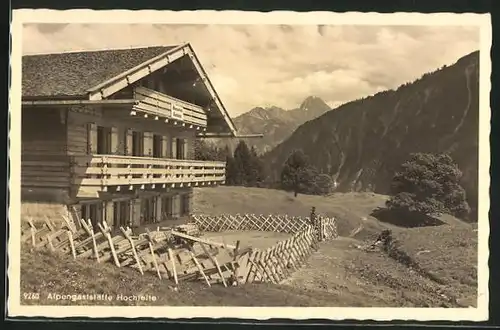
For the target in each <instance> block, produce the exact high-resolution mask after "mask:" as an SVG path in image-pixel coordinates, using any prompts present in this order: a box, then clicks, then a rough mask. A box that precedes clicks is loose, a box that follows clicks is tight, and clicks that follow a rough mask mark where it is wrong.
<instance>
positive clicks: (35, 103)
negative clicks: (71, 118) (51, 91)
mask: <svg viewBox="0 0 500 330" xmlns="http://www.w3.org/2000/svg"><path fill="white" fill-rule="evenodd" d="M137 103H138V101H137V100H134V99H117V100H43V101H42V100H38V101H22V105H23V106H48V105H50V106H66V105H127V104H132V105H133V104H137Z"/></svg>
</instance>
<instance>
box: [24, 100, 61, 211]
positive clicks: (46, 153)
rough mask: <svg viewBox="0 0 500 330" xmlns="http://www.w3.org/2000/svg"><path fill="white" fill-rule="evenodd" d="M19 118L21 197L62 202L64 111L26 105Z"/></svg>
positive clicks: (27, 199)
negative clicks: (20, 124)
mask: <svg viewBox="0 0 500 330" xmlns="http://www.w3.org/2000/svg"><path fill="white" fill-rule="evenodd" d="M21 117H22V128H21V187H22V199H23V200H25V201H47V202H59V203H65V202H66V201H67V200H68V198H69V196H68V193H69V186H70V170H69V158H68V156H67V152H66V150H67V139H66V111H65V110H64V109H62V110H59V109H50V108H26V109H23V113H22V116H21Z"/></svg>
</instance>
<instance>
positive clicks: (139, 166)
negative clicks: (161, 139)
mask: <svg viewBox="0 0 500 330" xmlns="http://www.w3.org/2000/svg"><path fill="white" fill-rule="evenodd" d="M71 168H72V174H73V175H72V177H73V180H72V184H73V185H74V186H76V188H77V189H78V192H77V196H80V197H84V195H87V194H91V195H94V194H95V193H96V192H98V191H106V190H108V188H109V187H115V188H116V187H117V186H129V187H133V186H144V185H149V186H151V187H152V188H155V187H162V188H170V187H192V186H210V185H217V184H221V183H224V180H225V172H226V163H225V162H212V161H198V160H180V159H166V158H150V157H133V156H121V155H120V156H119V155H92V156H74V157H72V166H71Z"/></svg>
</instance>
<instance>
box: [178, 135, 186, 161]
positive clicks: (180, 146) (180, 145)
mask: <svg viewBox="0 0 500 330" xmlns="http://www.w3.org/2000/svg"><path fill="white" fill-rule="evenodd" d="M185 148H186V140H185V139H179V138H178V139H177V142H176V152H175V154H176V157H175V158H177V159H185V157H184V150H185Z"/></svg>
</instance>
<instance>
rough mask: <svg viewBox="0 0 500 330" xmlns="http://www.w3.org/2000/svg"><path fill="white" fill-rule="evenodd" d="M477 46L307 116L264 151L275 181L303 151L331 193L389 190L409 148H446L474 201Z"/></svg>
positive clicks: (475, 195) (475, 196) (439, 150)
mask: <svg viewBox="0 0 500 330" xmlns="http://www.w3.org/2000/svg"><path fill="white" fill-rule="evenodd" d="M478 131H479V51H476V52H473V53H471V54H469V55H467V56H464V57H462V58H461V59H459V60H458V61H457V62H456V63H455V64H453V65H451V66H448V67H446V66H445V67H443V68H441V69H439V70H437V71H435V72H432V73H427V74H424V75H423V76H422V78H420V79H418V80H417V81H415V82H413V83H408V84H404V85H402V86H400V87H399V88H398V89H397V90H390V91H385V92H380V93H377V94H375V95H373V96H370V97H366V98H363V99H360V100H356V101H353V102H349V103H347V104H344V105H342V106H340V107H338V108H337V109H336V110H334V111H328V112H327V113H325V114H323V115H322V116H320V117H318V118H316V119H313V120H310V121H308V122H306V123H304V124H303V125H301V126H300V127H298V128H297V130H296V131H295V132H294V133H293V134H291V136H290V137H289V138H288V139H286V140H285V141H284V142H282V143H281V144H279V145H278V146H277V147H276V148H274V149H273V150H271V151H270V152H268V153H267V154H266V155H264V156H263V159H264V161H265V162H266V163H267V165H268V166H269V169H270V172H271V174H272V176H273V177H274V179H278V177H279V173H280V171H281V167H282V164H283V163H284V161H285V160H286V158H287V157H288V155H289V154H290V153H291V152H292V151H293V150H294V149H302V150H303V151H304V153H305V154H306V155H307V156H308V157H309V158H310V161H311V162H312V164H313V165H315V166H316V167H317V168H318V169H319V170H321V171H322V172H324V173H328V174H330V175H331V176H332V177H333V178H334V179H335V181H336V183H337V191H362V190H371V191H375V192H378V193H387V192H388V191H389V187H390V183H391V179H392V176H393V174H394V173H395V171H397V170H398V169H399V166H400V164H401V163H402V162H403V161H404V160H406V159H407V158H408V156H409V154H410V153H414V152H432V153H438V152H449V153H450V154H451V156H452V157H453V159H454V160H455V161H456V162H457V163H458V165H459V167H460V169H461V170H462V172H463V174H464V176H463V179H462V185H463V186H464V188H465V189H466V192H467V196H468V201H469V204H470V205H471V207H472V208H473V209H475V208H476V206H477V187H478V178H477V177H478V172H477V171H478Z"/></svg>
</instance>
